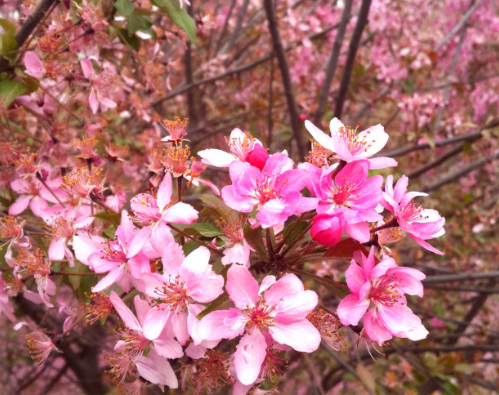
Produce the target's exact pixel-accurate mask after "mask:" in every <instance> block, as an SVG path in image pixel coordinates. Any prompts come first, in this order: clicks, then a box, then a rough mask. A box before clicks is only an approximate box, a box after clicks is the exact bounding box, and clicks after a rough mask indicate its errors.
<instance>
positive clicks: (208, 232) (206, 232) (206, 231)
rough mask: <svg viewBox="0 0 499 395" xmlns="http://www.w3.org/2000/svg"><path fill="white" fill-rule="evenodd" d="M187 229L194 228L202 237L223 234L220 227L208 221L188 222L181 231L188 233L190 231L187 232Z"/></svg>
mask: <svg viewBox="0 0 499 395" xmlns="http://www.w3.org/2000/svg"><path fill="white" fill-rule="evenodd" d="M189 229H192V230H195V231H196V232H197V233H198V234H199V235H200V236H203V237H217V236H220V235H223V232H222V231H221V230H220V229H218V228H217V227H216V226H215V225H212V224H210V223H208V222H197V223H194V224H190V225H189V226H187V227H186V228H184V229H183V231H184V232H186V233H188V234H190V233H191V232H189Z"/></svg>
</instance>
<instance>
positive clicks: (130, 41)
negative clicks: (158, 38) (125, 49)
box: [116, 29, 140, 51]
mask: <svg viewBox="0 0 499 395" xmlns="http://www.w3.org/2000/svg"><path fill="white" fill-rule="evenodd" d="M116 32H117V33H118V37H119V39H120V41H121V43H122V44H125V45H128V46H129V47H130V48H132V49H134V50H135V51H138V50H139V48H140V40H139V38H138V37H137V36H136V35H135V34H132V35H129V34H128V31H127V29H116Z"/></svg>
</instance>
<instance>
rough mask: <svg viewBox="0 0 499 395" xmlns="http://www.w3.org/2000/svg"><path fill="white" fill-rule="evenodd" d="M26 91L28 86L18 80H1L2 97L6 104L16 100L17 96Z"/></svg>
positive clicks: (0, 97) (0, 91) (0, 90)
mask: <svg viewBox="0 0 499 395" xmlns="http://www.w3.org/2000/svg"><path fill="white" fill-rule="evenodd" d="M25 92H26V88H25V87H24V86H23V84H21V83H20V82H17V81H0V99H1V100H2V101H3V104H4V105H5V106H8V105H9V104H10V103H12V102H13V101H14V99H15V98H16V97H17V96H21V95H22V94H23V93H25Z"/></svg>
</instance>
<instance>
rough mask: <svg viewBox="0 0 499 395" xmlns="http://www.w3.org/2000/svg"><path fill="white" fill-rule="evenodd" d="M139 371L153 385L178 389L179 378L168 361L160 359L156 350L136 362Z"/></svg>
mask: <svg viewBox="0 0 499 395" xmlns="http://www.w3.org/2000/svg"><path fill="white" fill-rule="evenodd" d="M136 365H137V371H138V372H139V374H140V376H141V377H143V378H144V379H146V380H147V381H150V382H151V383H153V384H158V385H166V386H168V387H170V388H178V380H177V376H175V373H174V371H173V369H172V367H171V366H170V363H169V362H168V360H166V359H164V358H163V357H160V356H159V355H158V354H157V353H156V351H154V349H152V350H151V351H150V352H149V355H148V356H147V358H146V357H144V356H140V357H138V358H137V360H136Z"/></svg>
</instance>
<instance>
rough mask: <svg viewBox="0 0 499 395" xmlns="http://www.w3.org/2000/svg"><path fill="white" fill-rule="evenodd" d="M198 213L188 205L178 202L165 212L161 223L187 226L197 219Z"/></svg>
mask: <svg viewBox="0 0 499 395" xmlns="http://www.w3.org/2000/svg"><path fill="white" fill-rule="evenodd" d="M198 216H199V213H198V211H197V210H196V209H194V207H192V206H191V205H190V204H186V203H182V202H179V203H177V204H175V205H173V206H172V207H170V208H169V209H168V210H166V211H165V213H164V214H163V216H162V217H161V220H162V221H165V222H173V223H175V224H182V225H189V224H192V223H193V222H194V221H196V220H197V219H198Z"/></svg>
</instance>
